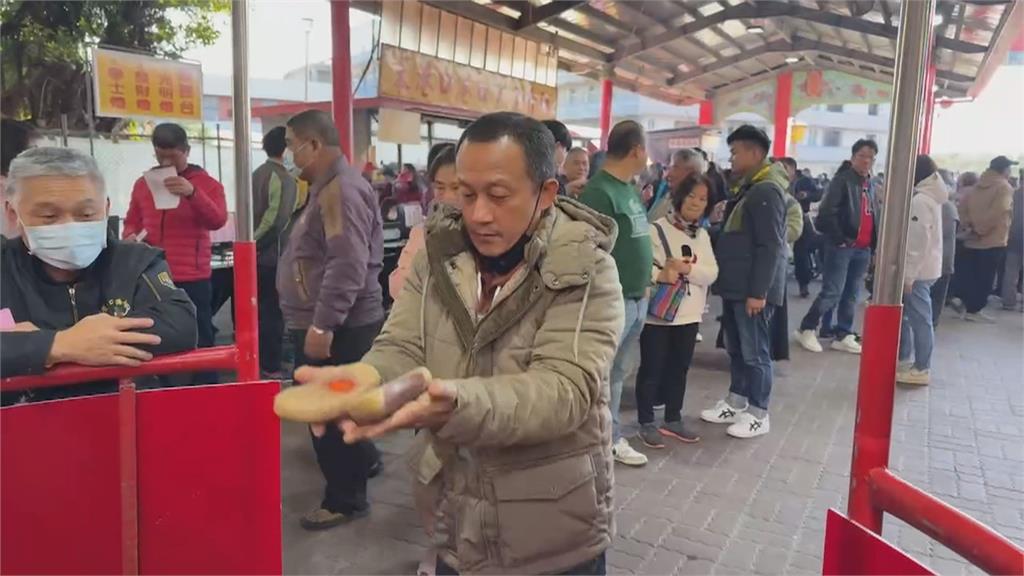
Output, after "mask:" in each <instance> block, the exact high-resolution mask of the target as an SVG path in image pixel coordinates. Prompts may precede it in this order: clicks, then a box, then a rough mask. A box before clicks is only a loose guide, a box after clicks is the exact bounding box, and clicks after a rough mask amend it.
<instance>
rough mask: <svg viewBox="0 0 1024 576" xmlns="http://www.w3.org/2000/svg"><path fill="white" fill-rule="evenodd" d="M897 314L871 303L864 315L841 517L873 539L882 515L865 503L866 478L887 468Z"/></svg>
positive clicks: (899, 315)
mask: <svg viewBox="0 0 1024 576" xmlns="http://www.w3.org/2000/svg"><path fill="white" fill-rule="evenodd" d="M902 315H903V307H902V306H899V305H895V306H883V305H880V304H873V305H871V306H868V308H867V311H866V312H865V313H864V339H863V342H864V350H863V351H862V353H861V357H860V381H859V383H858V386H857V419H856V420H855V423H854V427H853V460H852V462H851V464H850V501H849V503H848V505H847V515H848V516H849V517H850V519H851V520H854V521H855V522H858V523H859V524H861V525H862V526H864V527H865V528H867V529H869V530H871V531H872V532H875V533H876V534H881V533H882V510H881V509H880V508H877V507H876V506H875V505H874V504H873V503H872V501H871V489H870V486H869V485H868V474H869V473H870V472H871V471H872V470H874V469H875V468H885V467H886V466H888V465H889V441H890V437H891V436H892V411H893V401H894V398H893V394H894V391H895V388H896V359H897V354H898V351H899V347H900V321H901V320H902Z"/></svg>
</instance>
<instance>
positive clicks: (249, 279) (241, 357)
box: [233, 242, 260, 382]
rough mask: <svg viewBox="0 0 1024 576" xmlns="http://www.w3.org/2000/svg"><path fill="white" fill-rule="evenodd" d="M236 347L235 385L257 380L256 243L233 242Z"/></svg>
mask: <svg viewBox="0 0 1024 576" xmlns="http://www.w3.org/2000/svg"><path fill="white" fill-rule="evenodd" d="M234 273H235V294H234V296H233V298H234V303H235V345H236V346H237V347H238V381H239V382H253V381H255V380H259V379H260V353H259V318H258V312H257V307H256V306H257V305H256V243H255V242H235V269H234Z"/></svg>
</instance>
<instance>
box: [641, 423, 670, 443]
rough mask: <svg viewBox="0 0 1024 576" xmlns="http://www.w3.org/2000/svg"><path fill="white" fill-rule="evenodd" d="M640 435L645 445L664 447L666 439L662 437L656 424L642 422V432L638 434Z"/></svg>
mask: <svg viewBox="0 0 1024 576" xmlns="http://www.w3.org/2000/svg"><path fill="white" fill-rule="evenodd" d="M637 436H639V437H640V441H641V442H643V443H644V446H647V447H648V448H664V447H665V441H664V440H662V438H661V433H660V432H658V427H657V426H655V425H654V424H641V425H640V432H639V433H638V434H637Z"/></svg>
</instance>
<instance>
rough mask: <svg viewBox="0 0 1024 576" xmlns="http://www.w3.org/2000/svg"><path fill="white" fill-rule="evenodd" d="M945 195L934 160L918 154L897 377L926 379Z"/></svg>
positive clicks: (921, 381)
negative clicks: (899, 364)
mask: <svg viewBox="0 0 1024 576" xmlns="http://www.w3.org/2000/svg"><path fill="white" fill-rule="evenodd" d="M948 198H949V189H948V188H946V184H945V183H944V182H943V181H942V177H941V176H940V175H939V172H938V170H937V169H936V167H935V162H934V161H933V160H932V159H931V158H929V157H928V156H926V155H924V154H921V155H920V156H918V157H917V165H916V167H915V170H914V196H913V198H912V199H911V200H910V228H909V230H908V232H907V259H906V267H905V269H904V273H903V323H902V325H901V327H900V352H899V358H900V363H901V366H900V370H899V371H898V372H897V374H896V381H897V382H903V383H905V384H916V385H919V386H924V385H927V384H928V381H929V374H930V370H931V360H932V348H933V346H934V343H935V334H934V326H933V324H932V298H931V286H932V284H934V283H935V281H936V280H937V279H938V278H939V277H940V276H942V204H943V203H945V202H946V200H947V199H948ZM912 356H913V363H911V361H910V360H911V357H912Z"/></svg>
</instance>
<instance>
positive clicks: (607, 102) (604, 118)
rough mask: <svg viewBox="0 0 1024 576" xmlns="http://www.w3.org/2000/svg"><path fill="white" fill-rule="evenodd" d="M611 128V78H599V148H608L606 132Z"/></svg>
mask: <svg viewBox="0 0 1024 576" xmlns="http://www.w3.org/2000/svg"><path fill="white" fill-rule="evenodd" d="M611 130H612V80H611V78H605V79H603V80H601V149H602V150H607V149H608V133H609V132H611Z"/></svg>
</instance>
